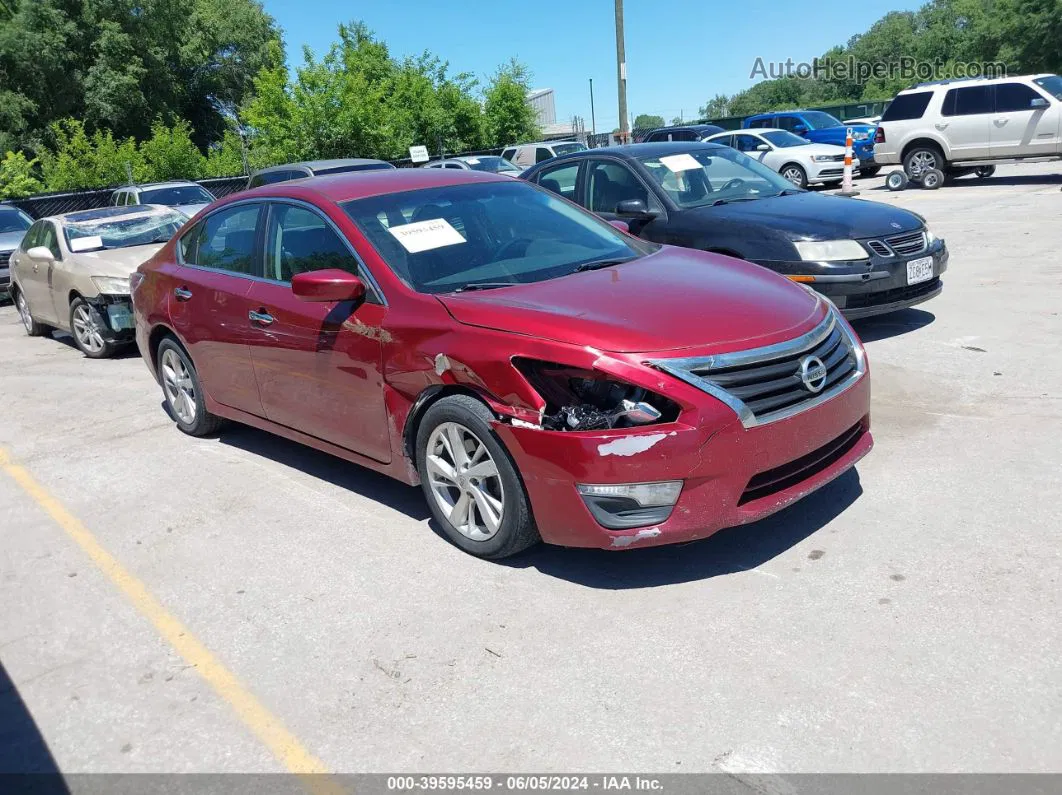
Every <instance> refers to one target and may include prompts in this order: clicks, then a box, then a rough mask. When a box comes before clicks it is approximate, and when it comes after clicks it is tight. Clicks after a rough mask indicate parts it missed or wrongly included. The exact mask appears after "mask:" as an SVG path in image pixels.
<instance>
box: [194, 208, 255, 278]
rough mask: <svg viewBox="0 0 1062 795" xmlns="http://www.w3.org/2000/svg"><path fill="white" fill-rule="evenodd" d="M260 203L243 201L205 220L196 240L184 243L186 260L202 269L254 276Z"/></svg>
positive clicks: (200, 225) (198, 228) (200, 226)
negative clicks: (186, 244) (245, 202)
mask: <svg viewBox="0 0 1062 795" xmlns="http://www.w3.org/2000/svg"><path fill="white" fill-rule="evenodd" d="M261 209H262V205H260V204H240V205H237V206H235V207H229V208H227V209H224V210H220V211H218V212H216V213H214V214H213V215H210V216H208V217H206V218H204V219H203V221H202V223H200V224H199V225H198V227H197V230H198V234H197V235H196V239H195V241H194V242H193V241H190V244H189V245H188V246H185V240H184V238H182V239H181V245H182V251H183V252H185V262H186V263H188V264H189V265H197V266H198V267H200V268H210V269H211V270H220V271H229V272H231V273H240V274H246V275H248V276H253V275H255V270H256V268H255V261H254V260H255V257H254V252H255V238H256V236H257V231H258V217H259V215H260V214H261Z"/></svg>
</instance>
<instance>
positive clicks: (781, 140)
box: [761, 130, 811, 149]
mask: <svg viewBox="0 0 1062 795" xmlns="http://www.w3.org/2000/svg"><path fill="white" fill-rule="evenodd" d="M761 135H762V136H763V137H764V138H765V139H766V140H768V141H770V142H771V143H772V144H774V145H775V146H777V147H780V148H782V149H788V148H789V147H790V146H807V145H808V144H810V143H811V141H809V140H808V139H807V138H801V137H800V136H799V135H793V133H791V132H786V131H785V130H775V131H774V132H765V133H761Z"/></svg>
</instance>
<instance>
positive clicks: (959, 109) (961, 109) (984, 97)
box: [941, 86, 992, 116]
mask: <svg viewBox="0 0 1062 795" xmlns="http://www.w3.org/2000/svg"><path fill="white" fill-rule="evenodd" d="M991 112H992V100H991V96H990V95H989V87H988V86H967V87H966V88H953V89H951V90H949V91H948V93H947V94H945V95H944V107H943V108H942V109H941V115H944V116H974V115H976V114H978V113H991Z"/></svg>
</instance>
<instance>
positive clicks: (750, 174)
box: [639, 148, 793, 207]
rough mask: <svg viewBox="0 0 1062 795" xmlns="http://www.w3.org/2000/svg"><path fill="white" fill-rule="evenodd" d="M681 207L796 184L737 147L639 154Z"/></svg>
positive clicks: (775, 192)
mask: <svg viewBox="0 0 1062 795" xmlns="http://www.w3.org/2000/svg"><path fill="white" fill-rule="evenodd" d="M639 160H640V162H641V164H642V165H643V166H645V168H646V170H647V171H648V172H649V173H650V174H652V176H653V179H654V180H656V182H657V184H659V185H660V187H661V188H663V189H664V192H665V193H667V195H668V196H669V197H670V198H671V200H672V201H674V202H675V204H677V205H678V206H679V207H704V206H706V205H709V204H726V203H729V202H733V201H749V200H752V199H762V198H765V197H767V196H778V195H780V194H781V193H782V191H786V190H793V184H792V183H791V182H789V181H788V180H786V179H783V178H782V177H780V176H778V174H776V173H775V172H774V171H773V170H771V169H769V168H767V166H764V165H762V164H761V163H759V161H756V160H753V159H752V158H751V157H747V156H746V155H743V154H741V152H738V151H737V150H735V149H729V148H726V149H722V148H721V149H715V148H712V149H691V150H690V151H688V152H683V153H681V154H669V155H659V156H656V157H642V158H639Z"/></svg>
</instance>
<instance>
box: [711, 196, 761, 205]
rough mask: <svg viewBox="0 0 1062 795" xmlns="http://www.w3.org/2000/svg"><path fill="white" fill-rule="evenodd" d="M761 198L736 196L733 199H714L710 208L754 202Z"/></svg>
mask: <svg viewBox="0 0 1062 795" xmlns="http://www.w3.org/2000/svg"><path fill="white" fill-rule="evenodd" d="M762 198H763V197H762V196H736V197H734V198H733V199H716V200H715V201H714V202H712V206H713V207H718V206H719V205H720V204H730V203H731V202H754V201H756V200H757V199H762Z"/></svg>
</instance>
